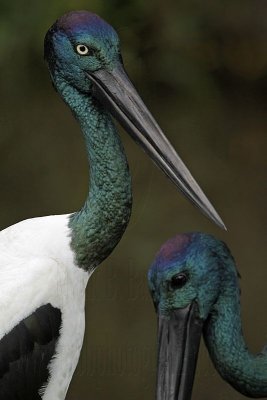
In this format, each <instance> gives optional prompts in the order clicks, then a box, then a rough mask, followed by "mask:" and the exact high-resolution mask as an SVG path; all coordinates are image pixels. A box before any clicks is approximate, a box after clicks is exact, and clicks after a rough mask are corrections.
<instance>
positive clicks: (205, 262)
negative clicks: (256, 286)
mask: <svg viewBox="0 0 267 400" xmlns="http://www.w3.org/2000/svg"><path fill="white" fill-rule="evenodd" d="M226 261H227V262H226ZM225 275H227V276H228V277H230V278H231V277H232V280H233V282H234V283H236V279H237V271H236V268H235V266H234V260H233V258H232V256H231V253H230V251H229V249H228V248H227V246H226V245H225V243H223V242H221V241H220V240H217V239H216V238H215V237H213V236H211V235H207V234H204V233H186V234H182V235H177V236H175V237H174V238H172V239H170V240H168V241H167V242H166V243H165V244H164V245H163V246H162V247H161V249H160V251H159V252H158V254H157V256H156V258H155V260H154V262H153V264H152V265H151V267H150V269H149V272H148V282H149V288H150V290H151V293H152V296H153V300H154V303H155V305H156V307H157V308H158V311H159V312H160V313H165V314H168V313H169V312H170V311H171V310H173V309H177V308H183V307H186V306H187V305H188V304H190V303H192V302H193V301H195V302H196V303H197V304H198V308H199V314H200V317H201V318H203V319H206V318H207V317H208V315H209V313H210V312H211V308H212V306H213V305H214V304H215V302H216V298H217V297H218V293H219V292H220V286H221V283H222V281H225Z"/></svg>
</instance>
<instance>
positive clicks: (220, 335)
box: [148, 232, 267, 400]
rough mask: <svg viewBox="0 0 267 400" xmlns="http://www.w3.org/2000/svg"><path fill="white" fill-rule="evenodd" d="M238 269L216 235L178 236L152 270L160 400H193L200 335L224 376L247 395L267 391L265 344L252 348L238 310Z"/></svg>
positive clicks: (159, 256)
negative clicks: (259, 348)
mask: <svg viewBox="0 0 267 400" xmlns="http://www.w3.org/2000/svg"><path fill="white" fill-rule="evenodd" d="M239 277H240V276H239V273H238V271H237V268H236V264H235V261H234V259H233V257H232V255H231V252H230V250H229V249H228V247H227V246H226V244H225V243H223V242H222V241H220V240H218V239H216V238H215V237H214V236H212V235H208V234H205V233H200V232H193V233H186V234H181V235H177V236H175V237H174V238H172V239H170V240H168V241H167V242H166V243H165V244H164V245H163V246H162V247H161V249H160V251H159V253H158V254H157V256H156V258H155V260H154V262H153V264H152V266H151V267H150V270H149V273H148V281H149V288H150V290H151V294H152V297H153V301H154V304H155V308H156V311H157V314H158V328H159V329H158V338H159V350H158V382H157V400H190V399H191V391H192V386H193V380H194V374H195V367H196V362H197V355H198V348H199V343H200V338H201V334H202V332H203V336H204V340H205V343H206V346H207V348H208V351H209V354H210V356H211V359H212V361H213V364H214V366H215V368H216V369H217V371H218V372H219V373H220V375H221V376H222V378H223V379H224V380H226V381H227V382H228V383H230V385H232V386H233V387H234V388H235V389H236V390H237V391H238V392H240V393H242V394H243V395H245V396H248V397H253V398H261V397H266V396H267V347H266V345H265V347H264V348H263V350H262V351H261V352H259V353H257V354H253V353H252V352H250V351H249V350H248V347H247V344H246V342H245V339H244V335H243V330H242V322H241V315H240V285H239Z"/></svg>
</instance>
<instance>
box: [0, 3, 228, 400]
mask: <svg viewBox="0 0 267 400" xmlns="http://www.w3.org/2000/svg"><path fill="white" fill-rule="evenodd" d="M45 59H46V61H47V63H48V67H49V70H50V74H51V78H52V82H53V85H54V87H55V89H56V90H57V92H58V93H59V94H60V95H61V97H62V98H63V100H64V101H65V103H67V105H68V106H69V107H70V108H71V110H72V112H73V114H74V116H75V118H76V119H77V120H78V122H79V124H80V126H81V129H82V132H83V135H84V138H85V144H86V148H87V152H88V158H89V163H90V168H91V173H90V185H89V187H90V190H89V194H88V197H87V199H86V201H85V203H84V205H83V207H82V208H81V209H80V210H79V211H77V212H74V213H73V214H68V215H57V216H48V217H41V218H33V219H28V220H25V221H22V222H20V223H18V224H16V225H13V226H11V227H9V228H7V229H5V230H3V231H1V233H0V263H1V264H0V309H1V314H0V315H1V316H0V319H1V320H0V321H1V322H0V338H1V339H0V399H3V400H15V399H16V400H32V399H43V400H63V399H64V398H65V396H66V392H67V389H68V386H69V383H70V380H71V377H72V375H73V372H74V370H75V367H76V365H77V362H78V359H79V354H80V350H81V347H82V342H83V335H84V325H85V321H84V302H85V288H86V284H87V281H88V279H89V277H90V275H91V274H92V272H93V271H94V269H95V268H96V267H97V265H99V264H100V263H101V261H103V260H104V259H105V258H106V257H107V256H108V255H109V254H110V253H111V251H112V250H113V249H114V247H115V246H116V245H117V243H118V242H119V240H120V238H121V236H122V234H123V232H124V230H125V228H126V226H127V223H128V221H129V217H130V212H131V203H132V193H131V179H130V175H129V171H128V164H127V160H126V157H125V154H124V151H123V147H122V144H121V141H120V139H119V136H118V134H117V131H116V129H115V127H114V124H113V121H112V118H111V114H112V115H113V116H115V118H117V119H118V120H119V122H120V123H121V124H122V125H123V126H124V128H125V129H126V130H127V131H128V132H129V133H130V134H131V135H132V136H133V138H134V140H136V141H137V142H138V143H139V144H140V145H141V147H143V149H144V150H145V151H146V152H147V153H148V154H149V155H150V157H151V158H152V159H153V160H154V161H155V163H156V164H158V166H159V167H160V168H161V169H162V170H163V171H164V172H165V173H166V174H167V176H168V177H169V178H170V179H171V180H172V181H173V182H174V183H175V184H176V185H177V186H178V187H179V189H180V190H181V191H182V192H183V193H184V194H185V195H186V196H187V197H188V198H189V199H190V200H191V201H192V202H193V203H194V204H195V205H197V206H198V207H199V208H200V209H201V210H202V211H203V213H204V214H206V215H208V216H209V217H210V218H211V219H212V220H213V221H215V222H216V223H217V224H218V225H220V226H221V227H223V223H222V221H221V219H220V217H219V216H218V214H217V213H216V211H215V210H214V208H213V207H212V205H211V204H210V203H209V201H208V200H207V198H206V197H205V195H204V194H203V192H202V191H201V189H200V188H199V186H198V185H197V183H196V182H195V181H194V179H193V178H192V176H191V174H190V173H189V171H188V170H187V168H186V167H185V165H184V164H183V162H182V161H181V160H180V158H179V157H178V155H177V154H176V152H175V150H174V149H173V147H172V146H171V145H170V143H169V142H168V140H167V139H166V137H165V136H164V134H163V133H162V131H161V130H160V128H159V126H158V125H157V123H156V122H155V120H154V118H153V117H152V115H151V114H150V113H149V111H148V110H147V108H146V106H145V105H144V103H143V102H142V100H141V99H140V97H139V95H138V93H137V92H136V90H135V88H134V87H133V85H132V84H131V82H130V80H129V78H128V77H127V75H126V73H125V72H124V68H123V64H122V58H121V54H120V47H119V39H118V36H117V34H116V32H115V31H114V29H113V28H112V27H111V26H110V25H108V24H107V23H106V22H104V21H103V20H102V19H101V18H99V17H98V16H97V15H95V14H92V13H89V12H86V11H76V12H70V13H68V14H66V15H64V16H63V17H61V18H59V19H58V20H57V21H56V22H55V23H54V24H53V26H52V27H51V28H50V29H49V31H48V32H47V34H46V37H45Z"/></svg>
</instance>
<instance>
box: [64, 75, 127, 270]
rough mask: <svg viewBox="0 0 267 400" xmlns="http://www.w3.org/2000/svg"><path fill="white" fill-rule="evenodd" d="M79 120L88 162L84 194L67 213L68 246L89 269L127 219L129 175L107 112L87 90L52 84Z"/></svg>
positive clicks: (116, 237) (116, 239)
mask: <svg viewBox="0 0 267 400" xmlns="http://www.w3.org/2000/svg"><path fill="white" fill-rule="evenodd" d="M56 86H57V88H59V89H60V90H59V91H60V93H61V95H62V97H63V99H64V101H65V102H66V103H67V104H68V105H69V106H70V108H71V109H72V111H73V113H74V116H75V117H76V119H77V120H78V122H79V123H80V126H81V129H82V132H83V135H84V138H85V144H86V149H87V154H88V160H89V164H90V183H89V193H88V197H87V199H86V201H85V203H84V205H83V207H82V208H81V210H80V211H77V212H75V213H74V214H72V215H71V217H70V221H69V227H70V228H71V232H72V235H71V246H72V249H73V250H74V252H75V256H76V262H77V264H78V266H79V267H81V268H83V269H85V270H87V271H89V272H90V271H92V270H93V269H94V268H95V267H96V266H97V265H98V264H100V263H101V262H102V261H103V260H104V259H105V258H106V257H107V256H108V255H109V254H110V253H111V252H112V250H113V249H114V247H115V246H116V245H117V244H118V242H119V241H120V239H121V237H122V235H123V233H124V231H125V229H126V227H127V224H128V222H129V218H130V214H131V205H132V192H131V178H130V174H129V168H128V164H127V159H126V156H125V153H124V149H123V146H122V143H121V140H120V138H119V136H118V133H117V131H116V128H115V126H114V124H113V121H112V119H111V117H110V115H109V113H107V112H106V111H105V110H104V109H103V108H102V107H101V106H100V105H99V103H98V102H97V101H96V100H94V99H93V98H92V97H89V96H88V94H82V93H80V92H78V91H77V90H76V89H75V88H73V87H72V86H69V85H68V84H66V83H65V82H64V81H62V82H60V80H59V81H58V82H57V84H56Z"/></svg>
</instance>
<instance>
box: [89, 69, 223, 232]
mask: <svg viewBox="0 0 267 400" xmlns="http://www.w3.org/2000/svg"><path fill="white" fill-rule="evenodd" d="M88 76H89V78H90V79H91V81H92V82H93V84H94V95H95V97H97V98H98V99H99V100H100V102H101V103H104V104H105V106H106V107H107V108H108V109H109V111H110V112H111V113H112V115H113V116H114V117H115V118H116V119H117V120H118V121H119V122H120V123H121V125H122V126H123V127H124V129H125V130H126V131H127V132H128V133H129V134H130V135H131V136H132V137H133V139H134V140H135V141H136V142H138V143H139V144H140V145H141V146H142V147H143V149H144V150H145V151H146V152H147V153H148V154H149V156H150V157H151V158H152V159H153V160H154V162H155V163H156V164H157V165H158V166H159V167H160V168H161V169H162V170H163V171H164V172H165V174H166V175H167V176H168V177H169V178H170V179H171V180H172V181H173V182H174V183H175V185H176V186H177V187H178V188H179V189H180V191H181V192H182V193H183V194H184V195H185V196H186V197H188V198H189V199H190V200H191V201H192V202H193V203H194V204H195V205H196V206H197V207H199V208H200V210H201V211H202V212H203V213H204V214H205V215H207V216H208V217H209V218H210V219H211V220H212V221H214V222H215V223H216V224H217V225H218V226H220V227H221V228H223V229H226V228H225V225H224V223H223V221H222V220H221V218H220V216H219V215H218V213H217V212H216V211H215V209H214V207H213V206H212V204H211V203H210V202H209V200H208V199H207V197H206V196H205V194H204V193H203V192H202V190H201V189H200V187H199V186H198V184H197V183H196V181H195V180H194V178H193V177H192V175H191V174H190V172H189V170H188V169H187V168H186V166H185V165H184V163H183V161H182V160H181V159H180V157H179V156H178V154H177V153H176V151H175V150H174V148H173V147H172V145H171V144H170V142H169V141H168V139H167V138H166V137H165V135H164V134H163V132H162V131H161V129H160V127H159V126H158V124H157V122H156V121H155V119H154V118H153V116H152V115H151V114H150V112H149V111H148V109H147V108H146V106H145V104H144V103H143V101H142V99H141V98H140V96H139V95H138V93H137V91H136V89H135V88H134V86H133V84H132V83H131V81H130V79H129V78H128V76H127V74H126V72H125V71H124V68H123V66H122V64H120V63H119V64H118V66H117V67H116V68H114V69H113V70H112V71H108V70H104V69H100V70H98V71H96V72H93V73H92V72H90V73H88Z"/></svg>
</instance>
